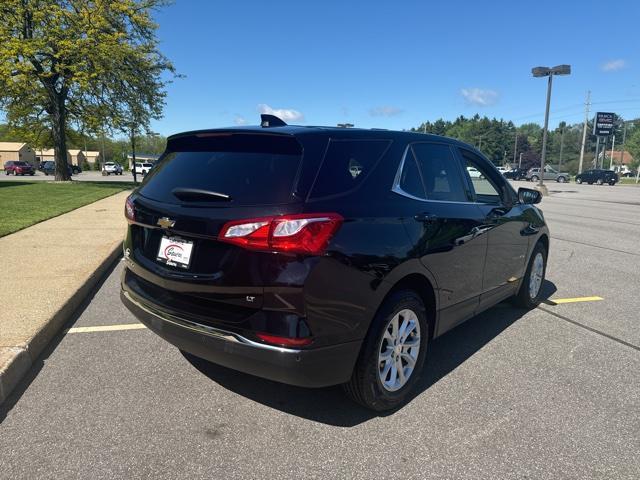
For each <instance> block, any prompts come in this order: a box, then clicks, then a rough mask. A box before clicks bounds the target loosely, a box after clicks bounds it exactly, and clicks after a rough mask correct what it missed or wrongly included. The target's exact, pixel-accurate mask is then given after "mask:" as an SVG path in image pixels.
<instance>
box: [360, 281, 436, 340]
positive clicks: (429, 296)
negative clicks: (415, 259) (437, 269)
mask: <svg viewBox="0 0 640 480" xmlns="http://www.w3.org/2000/svg"><path fill="white" fill-rule="evenodd" d="M387 284H388V285H389V288H388V289H387V291H386V292H385V294H384V295H383V296H382V298H381V300H380V302H379V303H378V306H377V308H376V311H375V314H374V316H375V315H377V314H378V312H379V311H380V308H381V307H382V305H383V304H384V302H385V301H386V300H387V299H388V298H389V297H390V296H391V295H393V294H394V293H395V292H398V291H400V290H412V291H414V292H416V293H417V294H418V296H419V297H420V299H421V300H422V303H423V304H424V307H425V310H426V313H427V318H428V319H429V338H433V334H434V332H435V326H436V322H437V312H438V297H437V294H436V287H435V282H433V281H431V280H430V279H429V278H428V277H427V276H426V275H423V274H422V273H418V272H411V273H407V274H406V275H404V276H402V277H401V278H398V279H395V280H394V281H393V282H387ZM372 323H373V322H372ZM370 329H371V324H370V325H369V328H368V329H367V335H368V334H369V330H370Z"/></svg>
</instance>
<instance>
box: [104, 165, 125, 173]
mask: <svg viewBox="0 0 640 480" xmlns="http://www.w3.org/2000/svg"><path fill="white" fill-rule="evenodd" d="M112 173H113V174H114V175H122V167H121V166H120V164H118V163H116V162H106V163H105V164H104V166H103V167H102V175H111V174H112Z"/></svg>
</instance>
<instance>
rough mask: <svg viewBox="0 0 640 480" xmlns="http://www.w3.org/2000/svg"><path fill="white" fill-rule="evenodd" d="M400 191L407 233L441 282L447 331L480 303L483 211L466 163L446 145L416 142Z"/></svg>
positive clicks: (409, 152)
mask: <svg viewBox="0 0 640 480" xmlns="http://www.w3.org/2000/svg"><path fill="white" fill-rule="evenodd" d="M394 191H395V192H396V193H399V194H401V195H404V196H405V197H408V199H409V200H408V202H407V203H408V207H407V208H408V209H410V211H411V215H410V216H409V220H408V223H407V225H406V228H407V231H408V233H409V235H410V238H411V240H412V241H413V244H414V245H415V247H414V248H415V250H416V251H417V253H418V254H419V256H420V259H421V261H422V263H423V264H424V266H425V267H426V268H427V269H428V270H429V271H430V272H431V274H432V275H433V276H434V277H435V278H436V281H437V284H438V296H439V305H440V322H439V327H438V332H437V334H441V333H443V332H444V331H446V330H448V329H450V328H452V327H454V326H455V325H456V324H458V323H460V322H461V321H463V320H465V319H466V318H469V317H471V316H473V314H474V313H475V310H476V307H477V305H478V301H479V296H480V294H481V292H482V277H483V272H482V270H483V267H484V258H485V254H486V249H487V237H486V235H484V234H483V233H484V231H483V225H482V224H483V214H482V212H481V211H480V209H479V208H478V207H477V205H475V204H474V203H472V202H471V201H470V198H469V196H468V195H469V194H468V192H467V190H466V189H465V184H464V182H463V177H462V172H461V167H460V164H459V163H458V161H457V159H456V157H455V154H454V152H453V150H452V147H451V146H450V145H449V144H446V143H433V142H419V143H413V144H411V145H410V146H409V147H408V148H407V150H406V152H405V155H404V159H403V161H402V167H401V169H400V170H399V172H398V175H397V177H396V182H395V185H394Z"/></svg>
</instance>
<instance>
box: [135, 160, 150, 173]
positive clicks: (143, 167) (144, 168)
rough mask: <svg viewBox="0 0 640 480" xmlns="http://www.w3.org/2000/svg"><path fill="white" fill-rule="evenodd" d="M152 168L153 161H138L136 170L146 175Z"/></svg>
mask: <svg viewBox="0 0 640 480" xmlns="http://www.w3.org/2000/svg"><path fill="white" fill-rule="evenodd" d="M152 168H153V163H149V162H144V163H138V162H136V168H135V171H136V174H138V175H142V176H145V175H146V174H147V173H149V172H150V171H151V169H152Z"/></svg>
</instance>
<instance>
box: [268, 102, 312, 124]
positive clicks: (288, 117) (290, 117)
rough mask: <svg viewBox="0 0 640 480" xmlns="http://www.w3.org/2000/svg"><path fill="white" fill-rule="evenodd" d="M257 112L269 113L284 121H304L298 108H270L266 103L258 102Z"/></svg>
mask: <svg viewBox="0 0 640 480" xmlns="http://www.w3.org/2000/svg"><path fill="white" fill-rule="evenodd" d="M258 113H267V114H269V115H275V116H276V117H278V118H279V119H280V120H284V121H285V122H302V121H304V115H303V114H302V113H301V112H299V111H298V110H293V109H291V108H271V107H270V106H269V105H267V104H266V103H260V104H259V105H258Z"/></svg>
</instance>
